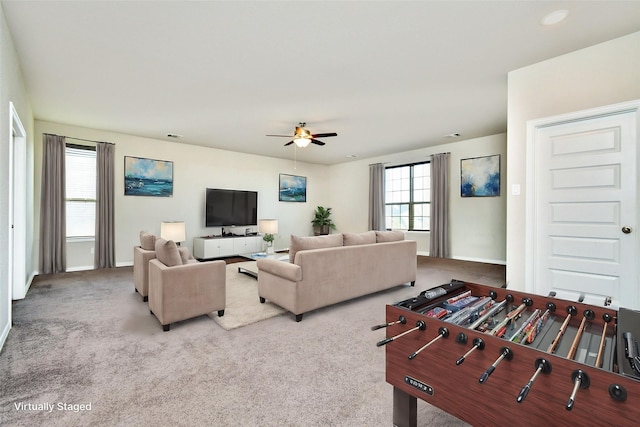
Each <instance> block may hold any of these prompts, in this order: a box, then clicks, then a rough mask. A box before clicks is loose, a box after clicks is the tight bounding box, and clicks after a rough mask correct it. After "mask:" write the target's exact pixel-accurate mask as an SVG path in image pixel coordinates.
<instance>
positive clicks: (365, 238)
mask: <svg viewBox="0 0 640 427" xmlns="http://www.w3.org/2000/svg"><path fill="white" fill-rule="evenodd" d="M342 238H343V242H344V245H345V246H355V245H368V244H370V243H376V232H375V231H367V232H364V233H342Z"/></svg>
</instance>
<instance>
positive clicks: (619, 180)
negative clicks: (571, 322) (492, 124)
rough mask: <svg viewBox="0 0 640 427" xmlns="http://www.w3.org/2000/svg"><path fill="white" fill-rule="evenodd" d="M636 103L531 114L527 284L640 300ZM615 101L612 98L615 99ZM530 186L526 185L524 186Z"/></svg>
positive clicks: (568, 294)
mask: <svg viewBox="0 0 640 427" xmlns="http://www.w3.org/2000/svg"><path fill="white" fill-rule="evenodd" d="M639 106H640V105H639V104H638V103H635V104H632V105H630V104H623V105H620V106H617V108H612V107H607V108H604V109H600V110H593V111H589V112H583V113H579V114H577V115H578V117H575V115H573V116H565V117H561V118H554V119H547V120H543V121H536V122H535V123H534V124H533V126H532V127H530V130H532V131H533V147H529V149H530V150H532V153H533V159H534V164H533V168H532V169H533V173H534V174H535V177H534V179H533V180H532V181H531V182H532V183H533V185H532V187H533V191H532V194H531V195H530V197H532V198H533V199H532V200H533V203H532V204H530V205H529V206H531V205H532V206H531V207H532V209H530V210H528V212H527V214H528V217H529V218H528V221H527V224H528V227H531V228H530V230H532V232H531V231H530V235H529V236H530V237H531V238H532V239H531V240H532V244H531V246H530V251H529V253H528V254H527V256H528V258H531V259H530V260H528V261H529V263H528V270H531V271H530V272H529V273H530V274H527V278H528V283H527V289H528V290H530V291H531V292H533V293H536V294H542V295H546V294H549V293H550V292H555V293H556V295H557V296H558V297H560V298H564V299H568V300H573V301H580V300H582V301H584V302H586V303H589V304H593V305H599V306H603V305H609V304H610V305H612V306H613V307H614V308H616V307H618V306H622V307H627V308H631V309H638V308H640V300H639V293H638V267H637V265H636V264H637V260H638V242H637V238H636V236H637V232H638V230H637V226H638V221H637V218H638V212H637V201H636V196H637V182H636V181H637V178H636V164H637V152H636V143H637V134H638V132H637V129H638V107H639ZM614 107H615V106H614ZM528 188H531V187H528Z"/></svg>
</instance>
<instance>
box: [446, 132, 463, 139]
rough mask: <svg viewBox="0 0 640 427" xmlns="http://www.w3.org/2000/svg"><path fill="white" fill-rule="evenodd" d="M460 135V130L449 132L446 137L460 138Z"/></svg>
mask: <svg viewBox="0 0 640 427" xmlns="http://www.w3.org/2000/svg"><path fill="white" fill-rule="evenodd" d="M460 136H461V134H459V133H458V132H454V133H449V134H447V135H445V136H444V137H445V138H458V137H460Z"/></svg>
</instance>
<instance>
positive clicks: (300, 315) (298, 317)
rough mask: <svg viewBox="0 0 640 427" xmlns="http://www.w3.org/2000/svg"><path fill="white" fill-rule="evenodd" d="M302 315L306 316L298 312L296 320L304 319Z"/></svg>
mask: <svg viewBox="0 0 640 427" xmlns="http://www.w3.org/2000/svg"><path fill="white" fill-rule="evenodd" d="M302 316H304V313H302V314H296V322H299V321H301V320H302Z"/></svg>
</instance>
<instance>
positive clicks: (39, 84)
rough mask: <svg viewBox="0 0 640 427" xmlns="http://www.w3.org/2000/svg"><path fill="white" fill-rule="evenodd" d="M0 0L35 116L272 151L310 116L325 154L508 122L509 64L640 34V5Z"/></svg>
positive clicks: (391, 147) (321, 157) (311, 156)
mask: <svg viewBox="0 0 640 427" xmlns="http://www.w3.org/2000/svg"><path fill="white" fill-rule="evenodd" d="M2 6H3V8H4V12H5V16H6V20H7V22H8V25H9V27H10V30H11V32H12V35H13V39H14V44H15V46H16V50H17V51H18V56H19V58H20V62H21V66H22V71H23V75H24V78H25V82H26V87H27V91H28V93H29V96H30V100H31V103H32V108H33V112H34V115H35V118H36V119H39V120H46V121H52V122H58V123H65V124H71V125H76V126H82V127H89V128H94V129H103V130H109V131H114V132H121V133H125V134H131V135H139V136H145V137H150V138H156V139H167V140H168V139H169V138H167V137H166V135H167V134H169V133H175V134H181V135H183V137H182V138H181V139H180V140H179V141H180V142H183V143H188V144H196V145H202V146H209V147H216V148H221V149H225V150H233V151H239V152H246V153H255V154H260V155H264V156H272V157H281V158H293V156H294V148H293V146H289V147H283V144H284V143H286V142H288V141H289V140H288V139H286V138H273V137H266V136H265V135H266V134H286V135H289V134H293V130H294V127H295V126H296V124H297V123H298V122H301V121H304V122H306V123H307V128H308V129H309V130H310V131H311V132H312V133H321V132H322V133H324V132H337V133H338V136H337V137H334V138H326V139H324V142H326V143H327V145H325V146H324V147H318V146H315V145H311V146H309V147H307V148H305V149H297V158H298V160H302V161H308V162H314V163H321V164H334V163H340V162H345V161H349V160H350V159H349V158H346V156H347V155H350V154H353V155H356V156H357V158H356V159H363V158H368V157H373V156H378V155H383V154H385V153H391V152H399V151H405V150H411V149H416V148H420V147H425V146H430V145H438V144H443V143H446V142H451V141H452V139H451V138H445V137H444V135H447V134H450V133H454V132H458V133H460V134H462V136H461V137H460V138H459V139H470V138H477V137H481V136H486V135H492V134H497V133H501V132H506V123H507V73H508V72H509V71H511V70H514V69H518V68H521V67H524V66H527V65H530V64H534V63H536V62H540V61H543V60H545V59H549V58H553V57H555V56H558V55H562V54H565V53H567V52H571V51H574V50H577V49H581V48H584V47H587V46H591V45H594V44H597V43H600V42H603V41H607V40H610V39H613V38H616V37H620V36H623V35H626V34H630V33H632V32H636V31H640V1H521V0H515V1H480V0H476V1H412V2H403V1H391V0H389V1H322V2H313V1H297V2H294V1H281V2H276V1H224V2H223V1H192V2H186V1H138V2H133V1H118V2H116V1H53V0H50V1H17V0H2ZM556 9H568V10H569V11H570V15H569V18H568V19H567V20H566V21H565V22H563V23H561V24H559V25H557V26H554V27H544V26H542V25H541V24H540V19H541V18H542V17H543V16H544V15H545V14H547V13H548V12H551V11H553V10H556ZM639 51H640V47H639ZM567 95H568V96H571V94H567ZM71 136H73V135H71ZM112 142H116V143H117V142H118V141H112Z"/></svg>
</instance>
